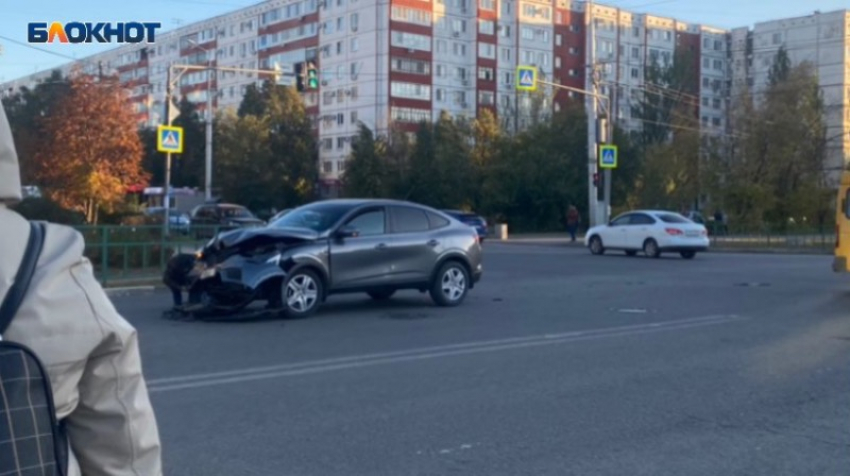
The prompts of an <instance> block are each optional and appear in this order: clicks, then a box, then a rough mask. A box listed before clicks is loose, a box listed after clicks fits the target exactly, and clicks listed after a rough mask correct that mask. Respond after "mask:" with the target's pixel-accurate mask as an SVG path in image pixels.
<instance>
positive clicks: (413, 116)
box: [390, 107, 431, 124]
mask: <svg viewBox="0 0 850 476" xmlns="http://www.w3.org/2000/svg"><path fill="white" fill-rule="evenodd" d="M390 117H392V120H393V121H396V122H407V123H414V124H416V123H420V122H429V121H430V120H431V111H430V110H429V109H414V108H410V107H393V108H392V109H390Z"/></svg>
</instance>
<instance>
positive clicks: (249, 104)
mask: <svg viewBox="0 0 850 476" xmlns="http://www.w3.org/2000/svg"><path fill="white" fill-rule="evenodd" d="M264 112H265V100H264V98H263V93H262V92H260V89H259V88H257V85H256V84H249V85H248V87H247V88H246V90H245V95H244V96H242V103H241V104H239V117H245V116H247V115H253V116H262V115H263V113H264Z"/></svg>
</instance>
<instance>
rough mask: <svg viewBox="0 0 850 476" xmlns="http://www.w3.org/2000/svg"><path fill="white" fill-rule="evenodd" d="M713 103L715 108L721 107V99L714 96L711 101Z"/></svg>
mask: <svg viewBox="0 0 850 476" xmlns="http://www.w3.org/2000/svg"><path fill="white" fill-rule="evenodd" d="M711 105H712V107H714V109H720V99H718V98H714V100H713V101H712V102H711Z"/></svg>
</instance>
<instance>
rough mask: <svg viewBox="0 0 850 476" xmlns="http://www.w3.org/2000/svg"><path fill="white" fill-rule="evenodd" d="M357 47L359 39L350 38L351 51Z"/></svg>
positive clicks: (357, 48)
mask: <svg viewBox="0 0 850 476" xmlns="http://www.w3.org/2000/svg"><path fill="white" fill-rule="evenodd" d="M359 49H360V40H358V39H357V38H352V39H351V52H352V53H354V52H355V51H357V50H359Z"/></svg>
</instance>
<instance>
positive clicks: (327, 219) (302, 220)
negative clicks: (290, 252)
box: [269, 203, 351, 233]
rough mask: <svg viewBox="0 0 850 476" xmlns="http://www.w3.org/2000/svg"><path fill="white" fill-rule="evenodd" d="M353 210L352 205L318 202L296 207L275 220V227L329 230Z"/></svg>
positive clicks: (272, 225) (272, 224) (273, 223)
mask: <svg viewBox="0 0 850 476" xmlns="http://www.w3.org/2000/svg"><path fill="white" fill-rule="evenodd" d="M349 210H351V206H350V205H340V204H335V203H316V204H311V205H306V206H303V207H301V208H296V209H294V210H292V211H290V212H289V213H287V214H286V215H284V216H282V217H280V218H278V219H277V220H275V221H273V222H272V223H271V224H270V225H269V226H271V227H274V228H307V229H310V230H313V231H317V232H320V233H321V232H323V231H327V230H328V229H329V228H330V227H332V226H333V225H334V224H335V223H336V222H338V221H339V219H340V218H342V216H343V215H345V213H346V212H348V211H349Z"/></svg>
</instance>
